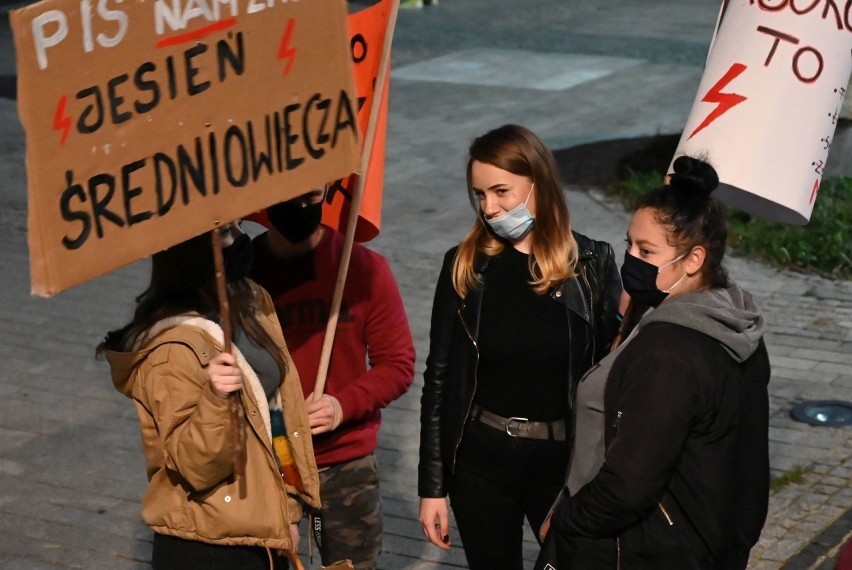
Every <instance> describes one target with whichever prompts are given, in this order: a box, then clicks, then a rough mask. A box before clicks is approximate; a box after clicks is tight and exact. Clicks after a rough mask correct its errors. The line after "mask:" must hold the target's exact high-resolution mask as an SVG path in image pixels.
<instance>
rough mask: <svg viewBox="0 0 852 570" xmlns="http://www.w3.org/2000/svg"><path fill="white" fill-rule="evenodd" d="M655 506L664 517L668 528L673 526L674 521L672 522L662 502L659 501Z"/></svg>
mask: <svg viewBox="0 0 852 570" xmlns="http://www.w3.org/2000/svg"><path fill="white" fill-rule="evenodd" d="M657 506H658V507H660V512H662V513H663V516H664V517H666V521H667V522H668V523H669V526H674V521H673V520H672V517H671V515H669V512H668V511H667V510H666V507H664V506H663V502H662V501H660V502H659V503H657Z"/></svg>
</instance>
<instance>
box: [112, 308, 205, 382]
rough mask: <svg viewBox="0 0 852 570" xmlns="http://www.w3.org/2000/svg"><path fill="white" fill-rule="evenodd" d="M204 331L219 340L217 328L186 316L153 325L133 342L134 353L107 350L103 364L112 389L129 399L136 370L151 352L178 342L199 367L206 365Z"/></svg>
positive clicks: (132, 351)
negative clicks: (209, 329) (189, 352)
mask: <svg viewBox="0 0 852 570" xmlns="http://www.w3.org/2000/svg"><path fill="white" fill-rule="evenodd" d="M205 327H210V328H211V329H218V330H219V331H220V332H219V333H218V334H219V337H221V329H219V327H218V325H215V323H212V322H210V321H207V320H206V319H204V318H202V317H200V316H198V315H195V314H190V315H184V316H178V317H170V318H167V319H163V320H161V321H159V322H157V323H156V324H155V325H154V326H153V327H151V328H150V329H149V330H148V332H147V334H145V335H144V336H143V338H142V339H140V341H138V342H137V346H136V347H134V350H130V351H126V352H123V351H115V350H107V351H106V352H105V355H106V360H107V362H108V363H109V365H110V375H111V376H112V383H113V385H114V386H115V389H116V390H118V391H119V392H121V393H122V394H124V395H125V396H127V397H128V398H131V397H132V394H133V384H134V382H135V379H136V374H135V372H136V370H137V368H139V366H140V365H141V364H142V363H143V362H144V361H145V359H147V358H148V356H149V355H150V354H151V352H152V351H154V350H155V349H156V348H157V347H159V346H160V345H162V344H164V343H168V342H178V343H180V344H184V345H187V346H189V347H190V348H191V349H192V350H193V352H195V355H196V357H197V358H198V359H199V362H200V363H201V365H205V364H207V362H208V361H209V359H210V358H211V357H212V355H211V354H209V351H208V350H207V347H208V346H209V344H210V342H209V340H206V339H205V338H204V329H205ZM211 333H212V336H214V338H216V332H215V331H214V330H211Z"/></svg>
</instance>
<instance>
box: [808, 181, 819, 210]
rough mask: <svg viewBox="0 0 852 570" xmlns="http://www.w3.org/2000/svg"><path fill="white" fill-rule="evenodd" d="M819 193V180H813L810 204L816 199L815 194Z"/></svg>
mask: <svg viewBox="0 0 852 570" xmlns="http://www.w3.org/2000/svg"><path fill="white" fill-rule="evenodd" d="M818 191H819V179H817V180H814V189H813V190H811V199H810V203H811V204H813V203H814V200H815V199H816V195H817V192H818Z"/></svg>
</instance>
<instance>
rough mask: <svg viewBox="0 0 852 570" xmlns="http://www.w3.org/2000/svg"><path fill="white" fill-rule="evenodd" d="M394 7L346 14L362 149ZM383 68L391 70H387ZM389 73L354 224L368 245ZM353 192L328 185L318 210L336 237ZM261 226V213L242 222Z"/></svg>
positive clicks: (376, 218)
mask: <svg viewBox="0 0 852 570" xmlns="http://www.w3.org/2000/svg"><path fill="white" fill-rule="evenodd" d="M392 8H393V2H392V1H391V0H382V1H381V2H379V3H377V4H374V5H372V6H370V7H368V8H365V9H363V10H360V11H359V12H355V13H354V14H350V15H349V16H348V18H347V23H348V25H349V51H350V56H351V59H352V66H353V72H354V75H355V92H356V93H357V96H358V128H359V129H360V131H361V136H362V140H361V149H362V151H363V148H364V144H365V141H364V140H363V137H365V136H366V133H367V123H368V122H369V120H370V110H371V109H372V108H373V104H374V101H373V95H374V93H375V90H376V78H377V77H378V74H379V65H380V63H381V59H382V51H383V49H384V43H385V35H386V31H387V26H388V18H389V17H390V12H391V10H392ZM388 69H390V66H389V65H388ZM389 85H390V73H386V75H385V86H384V90H383V94H382V101H381V106H380V107H379V116H378V121H377V122H376V129H375V131H376V132H375V137H374V140H373V149H372V154H371V156H370V163H369V165H368V167H367V172H366V177H367V179H366V180H365V181H364V182H365V183H364V197H363V201H362V202H361V211H360V212H359V214H358V224H357V227H356V228H355V241H359V242H365V241H370V240H371V239H373V238H374V237H376V236H377V235H379V230H380V228H381V223H382V187H383V183H384V177H385V139H386V134H387V124H388V87H389ZM354 189H355V176H354V175H352V176H349V177H347V178H342V179H338V180H332V181H330V182H329V188H328V194H327V195H326V203H325V205H324V206H323V214H322V223H323V224H325V225H326V226H329V227H331V228H334V229H336V230H338V231H339V232H342V233H343V232H345V231H346V220H347V218H348V216H349V205H350V204H351V203H352V193H353V191H354ZM247 219H249V220H252V221H255V222H257V223H259V224H262V225H264V226H266V227H269V219H268V218H267V217H266V211H265V210H264V211H260V212H255V213H254V214H251V215H249V216H248V217H247Z"/></svg>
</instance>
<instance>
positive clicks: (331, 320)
mask: <svg viewBox="0 0 852 570" xmlns="http://www.w3.org/2000/svg"><path fill="white" fill-rule="evenodd" d="M398 12H399V0H391V13H390V14H389V15H388V25H387V29H386V30H385V43H384V45H383V46H382V59H381V60H380V61H379V72H378V75H377V77H376V90H375V92H374V93H373V105H372V107H371V108H370V119H369V121H368V122H367V133H366V134H365V139H364V147H363V148H362V149H361V168H360V171H359V172H357V173H356V174H355V190H354V192H353V193H352V203H351V204H350V205H349V217H348V219H347V220H346V233H345V234H344V238H343V251H342V253H341V257H340V266H339V267H338V269H337V280H336V281H335V283H334V295H333V297H332V299H331V308H330V309H329V315H328V325H327V326H326V329H325V339H324V340H323V345H322V353H321V354H320V362H319V368H318V369H317V381H316V384H315V385H314V396H313V401H314V402H318V401H319V400H320V398H322V395H323V392H324V391H325V381H326V378H327V377H328V364H329V362H330V360H331V348H332V346H333V345H334V333H335V331H336V330H337V320H338V318H339V317H340V305H341V303H342V301H343V288H344V286H345V285H346V275H347V273H348V272H349V259H350V258H351V256H352V245H353V243H354V241H355V229H356V226H357V225H358V214H359V213H360V211H361V202H362V201H363V199H364V185H365V184H366V179H367V176H366V173H367V168H368V167H369V164H370V157H371V156H372V154H373V139H374V138H375V133H376V125H377V123H378V122H379V111H380V109H381V106H382V98H383V97H384V92H385V78H386V77H387V74H388V69H389V68H390V50H391V43H393V32H394V29H395V28H396V16H397V13H398Z"/></svg>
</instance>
